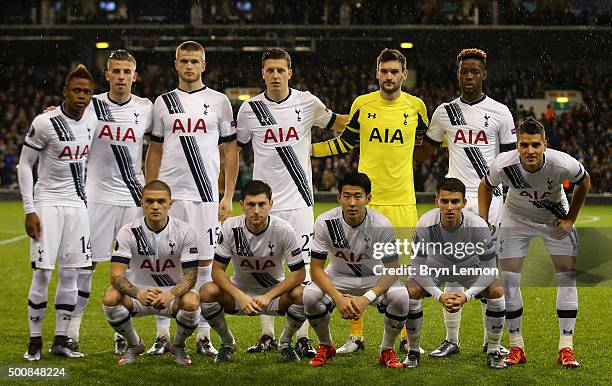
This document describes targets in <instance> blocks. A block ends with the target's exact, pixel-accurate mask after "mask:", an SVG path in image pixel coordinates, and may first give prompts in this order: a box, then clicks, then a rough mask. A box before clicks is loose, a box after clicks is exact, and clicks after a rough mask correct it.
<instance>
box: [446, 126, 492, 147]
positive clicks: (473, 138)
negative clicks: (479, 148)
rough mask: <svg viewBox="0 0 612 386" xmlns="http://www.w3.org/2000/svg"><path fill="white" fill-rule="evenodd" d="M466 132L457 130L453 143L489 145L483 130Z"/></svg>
mask: <svg viewBox="0 0 612 386" xmlns="http://www.w3.org/2000/svg"><path fill="white" fill-rule="evenodd" d="M466 131H467V133H466V132H464V131H463V130H462V129H459V130H457V132H456V133H455V139H454V140H453V143H457V142H461V143H466V144H470V145H478V144H479V143H482V144H483V145H488V144H489V140H488V139H487V135H486V133H485V132H484V130H478V131H475V130H471V129H469V130H466ZM466 134H467V136H466Z"/></svg>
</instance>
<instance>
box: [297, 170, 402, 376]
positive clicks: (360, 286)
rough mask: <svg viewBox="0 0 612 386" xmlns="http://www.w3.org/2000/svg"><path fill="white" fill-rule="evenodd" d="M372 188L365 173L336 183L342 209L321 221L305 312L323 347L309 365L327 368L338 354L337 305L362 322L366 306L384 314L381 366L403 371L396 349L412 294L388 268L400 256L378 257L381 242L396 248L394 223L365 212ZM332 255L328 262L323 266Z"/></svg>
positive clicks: (329, 212) (378, 214) (346, 317)
mask: <svg viewBox="0 0 612 386" xmlns="http://www.w3.org/2000/svg"><path fill="white" fill-rule="evenodd" d="M371 190H372V185H371V182H370V179H369V178H368V176H367V175H365V174H364V173H357V172H352V173H349V174H347V175H345V176H343V177H342V178H341V179H340V181H339V182H338V202H339V203H340V207H338V208H334V209H332V210H329V211H327V212H325V213H323V214H321V215H320V216H319V217H318V218H317V222H316V224H315V237H314V240H313V244H312V263H311V268H312V280H313V281H312V282H311V283H309V284H308V285H307V286H306V288H305V289H304V311H305V313H306V317H307V318H308V320H309V321H310V325H311V326H312V328H313V329H314V330H315V332H316V333H317V336H318V338H319V347H318V349H317V354H316V355H315V357H314V358H312V360H311V361H310V366H323V365H325V364H326V363H327V361H328V360H330V359H332V358H333V357H334V355H335V354H336V348H335V346H334V344H333V341H332V337H331V332H330V329H329V321H330V318H331V310H333V308H334V307H338V311H339V312H340V315H341V316H342V317H343V318H344V319H354V320H356V319H358V318H359V317H360V316H361V315H362V314H363V312H364V311H365V309H366V308H367V306H368V305H373V306H374V305H375V306H377V307H378V310H379V311H380V312H381V313H384V314H385V315H384V318H383V319H384V335H383V340H382V343H381V345H380V357H379V363H380V364H381V365H382V366H385V367H390V368H403V367H404V366H403V365H402V363H401V362H399V361H398V359H397V357H396V356H395V353H394V352H393V346H394V345H395V341H396V339H397V337H398V336H399V334H400V332H401V330H402V327H403V325H404V322H405V321H406V317H407V315H408V291H407V290H406V288H405V287H404V286H403V285H402V284H401V283H400V282H399V280H397V277H396V276H391V275H389V274H387V273H386V272H385V270H384V268H396V267H398V266H399V265H398V254H397V253H395V252H393V253H392V254H388V253H385V254H383V255H382V256H379V257H377V256H375V254H374V250H375V248H376V246H377V245H380V244H388V243H390V244H394V243H395V238H394V233H393V226H392V225H391V222H390V221H389V220H388V219H387V218H386V217H385V216H383V215H382V214H380V213H379V212H377V211H375V210H374V209H371V208H366V205H367V204H368V203H369V202H370V199H371V197H372V196H371V194H370V192H371ZM328 255H329V256H330V262H329V265H328V266H327V268H325V269H324V267H325V262H326V260H327V257H328Z"/></svg>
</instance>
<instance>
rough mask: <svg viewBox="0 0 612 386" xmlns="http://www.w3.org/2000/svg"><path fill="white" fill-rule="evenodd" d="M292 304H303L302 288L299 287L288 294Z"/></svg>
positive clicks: (301, 286)
mask: <svg viewBox="0 0 612 386" xmlns="http://www.w3.org/2000/svg"><path fill="white" fill-rule="evenodd" d="M289 296H290V298H291V303H292V304H298V305H303V304H304V286H303V285H299V286H297V287H295V288H294V289H292V290H291V291H290V292H289Z"/></svg>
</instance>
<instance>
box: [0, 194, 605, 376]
mask: <svg viewBox="0 0 612 386" xmlns="http://www.w3.org/2000/svg"><path fill="white" fill-rule="evenodd" d="M333 206H334V205H333V204H331V203H320V204H317V205H316V206H315V212H316V214H317V215H318V214H319V213H321V212H323V211H325V210H328V209H330V208H331V207H333ZM429 208H431V205H419V213H420V214H422V213H424V212H425V211H426V210H427V209H429ZM238 210H239V207H238V205H236V204H235V205H234V211H235V212H237V211H238ZM0 213H2V221H1V222H0V263H1V264H2V280H0V288H1V293H2V295H3V296H2V300H0V367H6V366H26V365H28V364H27V363H26V362H25V361H24V360H23V359H22V355H23V353H24V351H25V349H26V345H27V339H28V327H27V325H28V323H27V300H26V299H27V293H28V289H29V285H30V276H31V270H30V263H29V260H28V240H27V239H26V238H25V233H24V230H23V218H24V216H23V211H22V208H21V203H19V202H0ZM578 226H579V227H580V232H581V248H582V251H583V252H581V256H580V259H581V261H584V262H585V263H584V264H582V265H579V270H580V275H581V276H579V277H583V278H586V279H585V281H586V282H589V280H590V281H591V282H598V284H590V285H588V286H582V287H581V288H579V291H578V294H579V298H580V309H579V312H578V322H577V328H576V335H575V338H574V348H575V351H576V354H577V359H578V360H579V361H580V363H581V367H580V368H579V369H576V370H563V369H561V368H560V367H559V366H558V365H557V364H556V363H555V359H556V354H557V342H558V324H557V318H556V313H555V293H556V289H555V288H554V286H550V285H548V286H544V287H529V288H524V289H523V299H524V304H525V306H524V308H525V313H524V317H523V320H524V331H525V334H524V337H525V342H526V352H527V356H528V362H527V364H526V365H525V366H521V367H516V368H507V369H504V370H492V369H489V368H487V367H486V365H485V355H484V354H483V353H482V352H481V340H482V322H481V312H480V306H479V304H478V302H476V301H473V302H470V304H468V305H467V306H466V307H465V309H464V310H463V321H462V327H461V345H462V351H461V353H460V354H459V355H455V356H453V357H451V358H445V359H437V360H434V359H430V358H429V357H424V358H423V359H422V366H421V367H420V368H418V369H405V370H392V369H383V368H381V367H379V366H378V364H377V358H378V346H379V344H380V341H381V338H382V329H383V325H382V317H381V316H380V314H378V313H377V311H376V310H375V309H374V308H370V309H368V311H367V313H366V319H365V326H364V331H365V341H366V349H365V351H364V352H359V353H358V354H356V355H352V356H349V357H341V356H337V357H336V358H335V359H334V360H333V361H331V362H330V363H329V364H328V365H327V366H325V368H316V369H312V368H309V367H308V362H307V361H306V360H302V361H301V362H300V363H299V364H286V363H282V362H281V360H280V356H279V355H278V354H277V353H268V354H260V355H251V354H247V353H246V352H245V349H246V348H247V347H248V346H250V345H251V344H252V343H253V342H254V341H255V340H256V339H257V338H258V336H259V331H260V327H259V320H258V318H248V317H234V316H230V317H228V320H229V324H230V327H231V328H232V330H233V331H234V334H235V336H236V339H237V344H238V351H237V353H236V354H235V357H234V362H233V363H231V364H228V365H223V366H217V365H214V364H213V363H212V359H211V358H207V357H200V356H198V355H197V354H195V349H194V339H193V338H190V340H189V341H188V345H189V347H190V351H191V352H192V359H193V365H192V366H191V367H188V368H180V367H178V366H177V365H175V363H174V361H173V358H172V357H170V356H169V355H166V356H163V357H161V358H153V357H147V356H145V355H143V356H141V357H140V358H139V360H138V362H137V364H135V365H133V366H129V367H120V366H118V365H117V359H118V358H117V357H116V356H115V355H114V354H113V352H112V339H113V334H112V333H113V331H112V329H111V328H110V326H109V325H108V324H107V322H106V321H105V319H104V315H103V312H102V307H101V305H100V304H101V302H100V301H101V297H102V293H103V291H104V288H105V287H106V286H107V285H108V279H107V272H108V263H104V264H100V265H98V269H97V270H96V272H95V276H94V283H93V289H92V296H91V301H90V304H89V306H88V308H87V311H86V314H85V317H84V319H83V324H82V335H81V351H82V352H84V353H85V354H86V357H85V358H84V359H82V360H68V359H63V358H54V357H51V356H50V355H49V354H48V353H47V350H48V348H49V345H50V343H51V340H52V337H53V327H54V320H55V315H54V308H53V303H54V293H55V284H56V278H55V275H54V279H53V280H52V283H51V286H50V290H49V306H48V308H47V309H48V311H49V312H47V317H46V321H45V324H44V329H43V339H44V351H43V360H42V361H41V362H40V363H38V364H36V366H45V367H53V366H65V367H67V368H68V369H69V378H68V379H63V380H61V383H62V384H66V383H71V384H72V383H77V384H143V385H148V384H161V383H166V384H168V383H170V384H174V383H181V384H186V385H187V384H199V385H201V384H226V385H230V384H240V383H243V384H253V383H256V384H263V383H282V384H286V385H300V384H331V383H335V384H351V385H360V384H362V385H374V384H386V385H391V384H404V383H409V382H410V383H416V384H468V383H469V384H483V385H484V384H491V385H492V384H496V385H498V384H535V383H537V384H557V385H561V384H590V385H594V384H611V383H612V378H611V375H610V374H611V373H612V362H611V361H610V360H609V356H608V355H609V353H610V347H611V343H612V339H611V335H612V333H611V330H610V327H611V324H610V321H611V320H612V310H611V305H612V302H611V301H610V298H611V297H612V289H611V288H610V287H611V284H612V275H610V272H612V261H611V260H610V259H609V258H606V257H609V256H610V254H611V253H610V247H609V246H610V244H611V243H610V239H609V238H610V237H612V235H610V232H609V229H610V227H612V207H610V206H587V207H585V208H583V210H582V212H581V216H580V218H579V221H578ZM606 228H607V229H606ZM589 232H590V233H589ZM542 250H543V245H542V243H541V242H535V243H533V244H532V249H531V251H530V256H529V258H528V259H527V263H526V266H525V269H524V272H525V276H528V275H529V273H530V272H534V271H537V272H548V273H550V274H552V268H551V263H550V261H549V260H548V258H547V257H546V256H544V255H543V254H542V253H541V252H542ZM532 256H535V257H532ZM551 277H552V276H551ZM423 306H424V314H425V319H424V324H423V334H422V340H421V342H422V346H423V347H424V348H425V349H426V350H428V351H430V350H432V349H433V348H435V347H436V346H437V345H438V344H439V343H440V342H441V341H442V339H443V338H444V326H443V323H442V312H441V309H440V308H441V307H440V306H439V305H438V304H437V303H434V301H432V300H431V299H429V300H425V301H424V304H423ZM135 326H136V329H137V331H138V332H139V334H140V335H141V336H142V338H143V340H144V341H145V344H146V345H147V346H149V345H150V344H151V343H152V341H153V340H154V338H155V327H154V319H153V318H152V317H149V318H138V319H136V321H135ZM173 327H174V323H173ZM281 328H282V321H281V320H280V319H277V321H276V333H277V336H278V335H280V330H281ZM332 334H333V336H334V339H335V342H336V343H337V344H338V345H341V344H342V343H343V342H344V340H345V339H346V337H347V335H348V323H347V322H346V321H343V320H342V319H340V318H339V317H338V315H337V312H335V313H334V315H333V319H332ZM311 337H314V333H313V332H312V331H311ZM504 340H505V341H506V342H507V337H505V339H504ZM213 341H214V343H215V345H216V346H217V347H218V339H217V337H216V336H215V334H214V333H213ZM400 359H401V360H403V356H402V357H401V358H400ZM3 372H6V371H3ZM0 382H1V383H7V384H9V383H10V384H14V383H15V381H14V380H8V379H7V378H3V379H0ZM31 382H32V381H29V383H31ZM37 382H40V383H42V382H44V383H48V382H49V381H48V380H44V381H37Z"/></svg>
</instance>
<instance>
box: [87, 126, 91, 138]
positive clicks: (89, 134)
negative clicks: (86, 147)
mask: <svg viewBox="0 0 612 386" xmlns="http://www.w3.org/2000/svg"><path fill="white" fill-rule="evenodd" d="M87 139H91V129H90V128H89V126H87Z"/></svg>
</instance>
